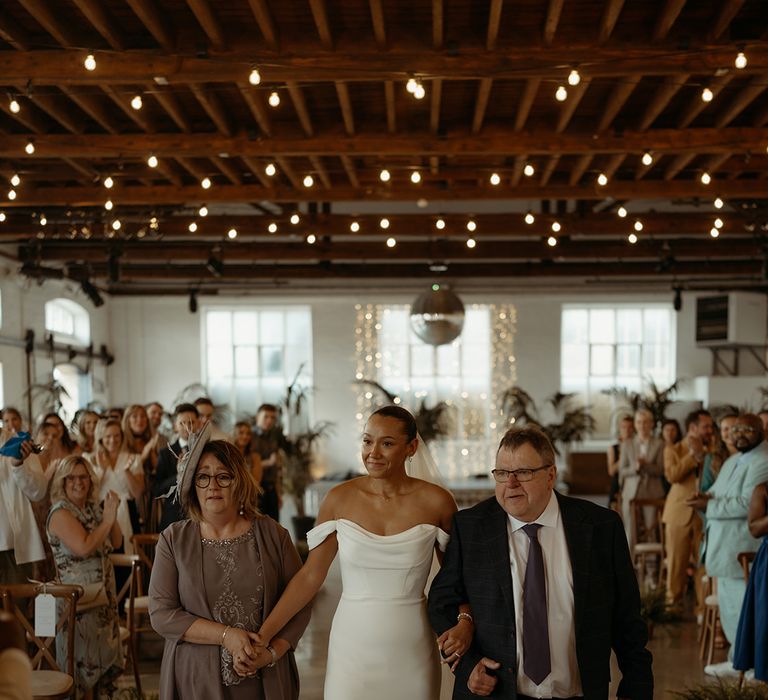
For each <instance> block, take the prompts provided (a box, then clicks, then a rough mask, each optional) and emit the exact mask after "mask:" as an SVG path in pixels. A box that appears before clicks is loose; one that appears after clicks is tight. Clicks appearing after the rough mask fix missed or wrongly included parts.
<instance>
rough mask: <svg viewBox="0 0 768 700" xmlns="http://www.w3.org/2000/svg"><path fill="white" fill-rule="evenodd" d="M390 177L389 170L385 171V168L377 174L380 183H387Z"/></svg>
mask: <svg viewBox="0 0 768 700" xmlns="http://www.w3.org/2000/svg"><path fill="white" fill-rule="evenodd" d="M391 177H392V175H391V174H390V172H389V170H387V169H386V168H384V169H383V170H382V171H381V172H380V173H379V180H381V181H382V182H389V180H390V178H391Z"/></svg>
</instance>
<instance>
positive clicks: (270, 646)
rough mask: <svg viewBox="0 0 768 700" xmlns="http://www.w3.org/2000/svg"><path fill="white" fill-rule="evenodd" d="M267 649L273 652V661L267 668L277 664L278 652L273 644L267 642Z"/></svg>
mask: <svg viewBox="0 0 768 700" xmlns="http://www.w3.org/2000/svg"><path fill="white" fill-rule="evenodd" d="M266 649H267V651H268V652H269V653H270V654H272V662H271V663H268V664H267V665H266V668H274V667H275V666H276V665H277V652H276V651H275V650H274V649H273V648H272V645H271V644H267V647H266Z"/></svg>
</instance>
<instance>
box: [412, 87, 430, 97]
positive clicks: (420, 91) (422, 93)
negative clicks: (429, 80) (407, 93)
mask: <svg viewBox="0 0 768 700" xmlns="http://www.w3.org/2000/svg"><path fill="white" fill-rule="evenodd" d="M426 95H427V91H426V89H425V88H424V86H423V85H422V84H421V83H419V84H418V85H417V86H416V89H415V90H414V91H413V96H414V97H415V98H416V99H417V100H423V99H424V98H425V97H426Z"/></svg>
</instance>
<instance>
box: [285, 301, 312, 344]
mask: <svg viewBox="0 0 768 700" xmlns="http://www.w3.org/2000/svg"><path fill="white" fill-rule="evenodd" d="M285 343H286V345H303V346H305V347H309V345H310V344H311V343H312V317H311V315H310V313H309V311H307V310H306V309H290V310H288V311H286V312H285Z"/></svg>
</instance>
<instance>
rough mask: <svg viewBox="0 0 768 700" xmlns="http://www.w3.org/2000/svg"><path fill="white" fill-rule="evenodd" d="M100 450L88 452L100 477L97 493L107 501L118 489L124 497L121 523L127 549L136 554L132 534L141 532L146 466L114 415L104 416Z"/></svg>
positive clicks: (99, 432)
mask: <svg viewBox="0 0 768 700" xmlns="http://www.w3.org/2000/svg"><path fill="white" fill-rule="evenodd" d="M95 446H96V449H95V450H94V451H93V452H92V453H91V454H90V455H86V456H87V457H88V459H89V461H90V463H91V465H92V466H93V471H94V474H95V476H96V479H97V484H96V488H97V493H98V497H99V500H100V501H103V500H104V498H105V497H106V495H107V493H108V492H110V491H114V492H115V493H116V494H117V495H118V496H119V498H120V505H119V506H118V509H117V522H118V523H119V524H120V530H121V531H122V533H123V550H124V551H125V553H126V554H133V545H132V544H131V537H132V536H133V533H134V532H140V531H141V523H140V520H139V511H138V508H137V506H136V501H137V500H141V497H142V495H143V493H144V468H143V467H142V465H141V458H140V456H139V455H138V454H136V453H135V452H130V451H129V450H128V448H127V446H126V442H125V434H124V433H123V429H122V427H121V425H120V423H119V422H118V421H116V420H115V419H114V418H102V419H101V420H100V421H99V423H98V425H97V426H96V445H95Z"/></svg>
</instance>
